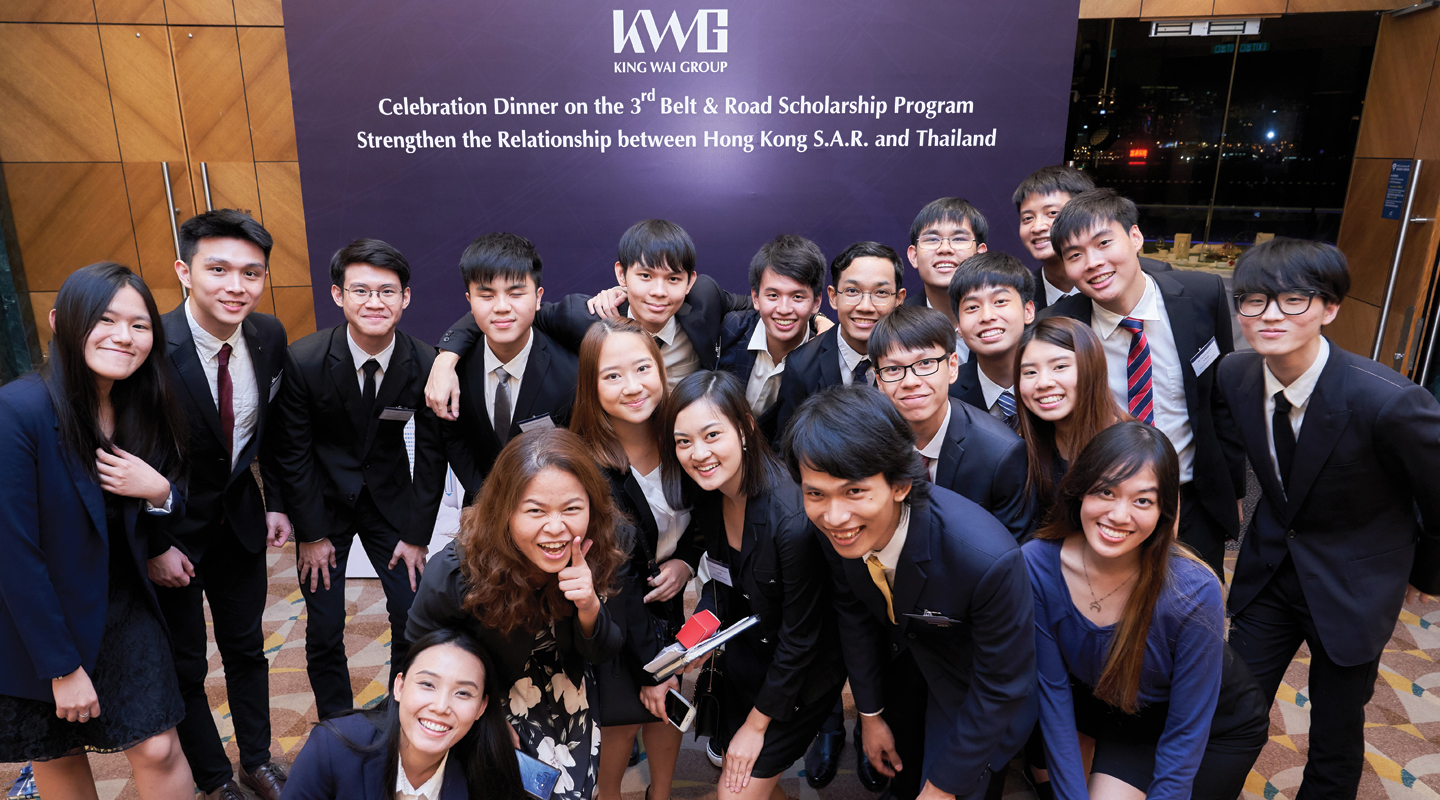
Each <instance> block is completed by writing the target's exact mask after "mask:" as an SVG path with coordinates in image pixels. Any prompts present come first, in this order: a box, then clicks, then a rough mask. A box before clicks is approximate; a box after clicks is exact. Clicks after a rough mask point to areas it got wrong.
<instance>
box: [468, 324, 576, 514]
mask: <svg viewBox="0 0 1440 800" xmlns="http://www.w3.org/2000/svg"><path fill="white" fill-rule="evenodd" d="M530 335H531V336H533V337H534V338H535V343H534V344H533V345H531V346H530V360H529V361H527V362H526V363H525V374H524V375H523V376H521V378H520V392H519V394H517V395H515V397H514V398H513V401H512V405H511V408H510V435H509V438H508V439H506V441H509V440H510V439H514V438H515V437H517V436H519V435H520V434H521V432H522V431H521V430H520V423H521V422H525V421H526V420H530V419H534V418H535V417H542V416H545V415H547V414H548V415H549V416H550V421H551V422H554V423H555V424H556V425H559V426H561V427H565V426H568V425H569V424H570V410H571V406H573V405H574V403H575V384H576V376H577V374H578V372H579V361H578V359H576V357H575V354H574V353H571V352H570V351H568V350H566V349H565V348H563V347H560V346H559V345H557V344H556V343H555V341H554V340H553V339H551V338H550V337H549V336H546V335H545V334H543V333H541V332H540V331H539V330H538V329H536V328H534V327H532V328H531V329H530ZM484 343H485V337H484V335H480V338H479V339H477V340H476V343H475V346H473V347H471V348H470V350H469V352H467V353H465V354H464V355H463V356H461V358H460V363H459V364H457V365H456V366H455V372H456V376H457V378H458V379H459V382H460V418H459V419H458V420H456V421H454V422H442V423H441V431H442V433H443V435H444V438H445V452H446V454H447V455H448V456H449V459H450V468H451V469H453V470H455V477H457V478H459V479H460V483H461V484H462V485H463V486H464V487H465V491H466V493H467V494H469V495H475V494H478V493H479V492H480V487H481V486H482V485H483V484H484V483H485V478H486V477H487V476H489V474H490V468H491V467H493V466H494V465H495V459H496V458H498V457H499V456H500V450H501V449H502V448H503V445H501V444H500V437H498V436H496V435H495V423H494V422H493V421H492V414H491V410H490V408H489V406H487V405H486V404H485V380H486V372H485V347H484Z"/></svg>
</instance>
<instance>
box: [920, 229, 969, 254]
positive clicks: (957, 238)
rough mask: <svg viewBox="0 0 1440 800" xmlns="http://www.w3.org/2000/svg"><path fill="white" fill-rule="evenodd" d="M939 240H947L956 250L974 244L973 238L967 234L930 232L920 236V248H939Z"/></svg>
mask: <svg viewBox="0 0 1440 800" xmlns="http://www.w3.org/2000/svg"><path fill="white" fill-rule="evenodd" d="M941 242H949V243H950V246H951V247H953V248H955V249H956V250H964V249H965V248H967V247H969V246H970V245H973V244H975V240H974V239H973V238H971V237H970V235H969V234H964V233H957V234H955V235H954V236H936V235H935V234H933V233H932V234H926V235H924V236H921V237H920V249H921V250H938V249H940V243H941Z"/></svg>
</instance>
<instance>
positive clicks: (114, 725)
mask: <svg viewBox="0 0 1440 800" xmlns="http://www.w3.org/2000/svg"><path fill="white" fill-rule="evenodd" d="M50 327H51V330H53V331H54V336H53V337H52V338H51V340H50V357H49V360H48V361H46V363H45V364H44V365H43V366H42V367H40V369H39V370H38V371H37V372H35V373H32V374H30V375H26V376H23V377H21V378H18V379H16V380H15V381H13V382H11V383H10V384H8V385H6V386H4V387H0V552H4V554H5V557H4V558H3V559H0V653H4V654H5V655H4V657H0V720H4V722H3V724H0V761H25V760H33V761H34V764H35V782H36V785H37V787H38V788H39V790H40V791H41V793H43V794H44V795H45V796H47V797H66V798H86V797H91V798H93V797H95V796H96V790H95V781H94V777H93V776H92V775H91V772H90V763H89V760H88V758H87V756H86V754H87V753H91V752H98V753H112V752H117V751H122V750H123V751H124V752H125V755H126V757H127V758H128V759H129V761H130V765H131V768H132V769H133V770H134V772H135V786H136V789H137V790H138V791H139V793H140V796H141V797H144V798H160V797H164V798H182V797H183V798H186V800H189V798H190V797H192V796H193V793H194V792H193V784H192V781H191V777H190V768H189V766H188V765H187V764H186V761H185V758H184V756H183V755H182V754H181V752H180V741H179V739H178V738H177V737H176V735H175V725H176V724H177V723H179V721H180V720H181V718H182V717H184V715H185V707H184V704H183V702H182V701H181V698H180V688H179V684H178V683H177V681H176V678H175V665H174V662H173V661H172V659H171V653H170V640H169V636H168V634H167V633H166V630H165V625H164V623H163V622H162V619H163V618H162V617H161V615H160V608H159V606H158V605H157V604H156V601H155V592H154V589H153V588H152V587H151V585H150V582H149V580H147V577H146V554H147V552H148V550H147V537H149V536H163V535H164V531H163V530H162V529H161V526H162V525H163V523H164V522H165V520H166V519H167V518H177V517H178V516H179V515H180V514H182V513H183V511H184V508H183V506H184V497H183V492H182V491H180V489H179V488H177V486H178V484H179V483H180V474H181V471H182V470H181V454H182V453H184V452H185V442H184V437H185V430H186V428H185V423H184V418H183V417H182V416H181V414H180V411H179V408H178V406H177V405H176V402H175V398H174V396H173V395H172V394H171V388H170V384H169V383H168V381H167V380H166V372H165V367H164V363H163V359H164V349H163V348H164V343H165V335H164V331H163V329H162V327H161V320H160V312H159V310H158V309H157V308H156V307H155V300H154V298H152V297H151V296H150V290H149V289H148V288H146V286H145V283H144V282H143V281H141V280H140V277H139V276H138V275H136V274H135V273H133V272H131V271H130V270H129V269H127V268H126V267H123V266H121V265H119V264H114V263H110V262H103V263H99V264H91V265H89V266H87V267H82V268H81V269H78V270H76V271H75V272H73V273H71V275H70V276H69V277H68V278H66V279H65V283H64V284H63V285H62V286H61V287H60V292H59V293H58V294H57V295H56V297H55V308H54V309H53V310H51V312H50Z"/></svg>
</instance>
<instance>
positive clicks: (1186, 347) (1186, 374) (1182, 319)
mask: <svg viewBox="0 0 1440 800" xmlns="http://www.w3.org/2000/svg"><path fill="white" fill-rule="evenodd" d="M1150 279H1151V280H1153V281H1155V288H1156V289H1157V290H1159V292H1160V296H1161V297H1162V298H1163V299H1164V301H1165V315H1166V317H1168V318H1169V320H1170V335H1171V336H1173V337H1174V339H1175V353H1176V355H1177V356H1178V357H1179V360H1180V375H1181V376H1182V377H1183V378H1184V381H1185V407H1186V408H1187V409H1189V411H1190V416H1191V418H1195V417H1196V414H1197V413H1198V412H1199V411H1201V409H1200V393H1199V391H1198V390H1197V389H1196V386H1195V369H1194V368H1193V367H1191V366H1190V357H1191V356H1193V355H1195V354H1196V353H1198V352H1200V347H1201V345H1202V344H1204V343H1203V342H1201V341H1199V339H1200V332H1201V325H1200V322H1199V316H1200V309H1199V307H1198V306H1197V305H1196V304H1195V300H1194V299H1193V298H1191V297H1190V296H1189V295H1187V294H1185V287H1184V286H1181V285H1180V283H1179V281H1172V280H1170V279H1169V278H1168V277H1166V276H1165V275H1163V274H1162V275H1151V276H1150Z"/></svg>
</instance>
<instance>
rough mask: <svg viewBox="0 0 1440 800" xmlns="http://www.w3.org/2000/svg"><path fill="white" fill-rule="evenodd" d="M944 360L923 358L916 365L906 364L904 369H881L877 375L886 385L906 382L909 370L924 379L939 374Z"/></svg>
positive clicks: (876, 372)
mask: <svg viewBox="0 0 1440 800" xmlns="http://www.w3.org/2000/svg"><path fill="white" fill-rule="evenodd" d="M943 360H944V359H940V358H922V359H920V360H919V361H916V362H915V363H914V364H906V365H905V366H903V367H896V366H890V367H881V368H880V369H878V370H876V371H875V374H876V375H879V376H880V380H882V381H885V382H886V383H894V382H895V381H899V380H904V379H905V370H907V369H908V370H910V371H911V372H913V373H915V377H917V378H923V377H925V376H926V375H934V374H935V373H936V372H938V371H939V370H940V362H941V361H943Z"/></svg>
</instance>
